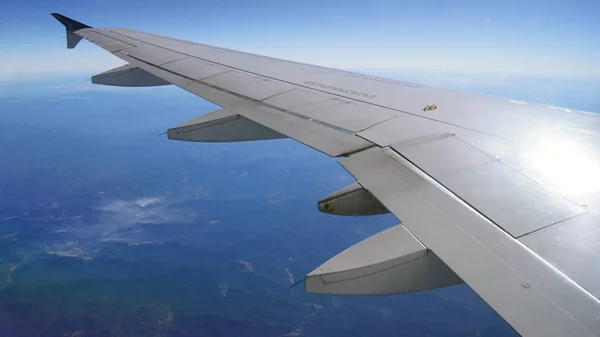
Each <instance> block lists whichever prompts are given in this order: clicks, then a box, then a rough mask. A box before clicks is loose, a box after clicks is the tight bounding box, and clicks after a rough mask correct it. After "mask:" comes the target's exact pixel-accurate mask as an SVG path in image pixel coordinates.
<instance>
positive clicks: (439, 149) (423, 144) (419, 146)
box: [391, 133, 587, 237]
mask: <svg viewBox="0 0 600 337" xmlns="http://www.w3.org/2000/svg"><path fill="white" fill-rule="evenodd" d="M391 147H392V148H393V149H395V150H397V151H398V152H399V153H401V154H402V155H403V156H404V157H405V158H407V159H408V160H410V161H411V162H412V163H413V164H415V165H416V166H418V167H419V168H420V169H422V170H423V171H424V172H426V173H427V174H428V175H429V176H432V177H435V179H436V180H437V181H438V182H439V183H440V184H442V185H444V186H445V187H446V188H448V189H449V190H451V191H452V192H453V193H455V194H456V195H457V196H458V197H460V198H461V199H462V200H464V201H465V202H466V203H468V204H469V205H471V206H472V207H473V208H475V209H477V210H478V211H479V212H480V213H481V214H483V215H485V216H486V217H487V218H489V219H493V221H494V223H496V224H497V225H498V226H500V227H501V228H502V229H504V230H505V231H507V232H509V233H510V234H511V235H512V236H514V237H519V236H522V235H525V234H527V233H530V232H533V231H535V230H538V229H541V228H544V227H547V226H551V225H553V224H555V223H558V222H561V221H564V220H566V219H569V218H572V217H575V216H578V215H581V214H584V213H586V212H587V211H586V210H585V209H584V208H582V207H580V206H579V205H576V204H575V203H573V202H572V201H570V200H568V199H566V198H564V197H562V196H560V195H558V194H555V193H553V192H551V191H550V190H548V189H546V188H545V187H543V186H542V185H540V184H538V183H537V182H535V181H534V180H532V179H529V178H528V177H526V176H524V175H523V174H520V173H518V172H516V171H514V170H512V169H511V168H509V167H507V166H505V165H503V164H502V162H501V161H500V160H498V159H496V158H494V157H491V156H489V155H487V154H486V153H484V152H482V151H480V150H479V149H477V148H476V147H474V146H472V145H470V144H468V143H466V142H465V141H463V140H461V139H460V138H458V137H457V136H455V135H451V134H447V133H444V134H439V135H435V136H430V137H422V138H418V139H415V140H411V141H406V142H402V143H398V144H394V145H392V146H391ZM440 163H443V165H440ZM516 191H518V192H516Z"/></svg>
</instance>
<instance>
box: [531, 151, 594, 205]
mask: <svg viewBox="0 0 600 337" xmlns="http://www.w3.org/2000/svg"><path fill="white" fill-rule="evenodd" d="M531 160H532V164H533V167H534V168H535V169H537V170H539V172H541V173H542V176H543V178H544V179H543V181H542V182H544V183H548V184H549V185H554V186H556V187H557V188H558V189H559V190H560V191H561V192H562V193H567V194H584V193H589V192H592V191H596V190H600V175H599V174H598V173H600V165H598V163H597V162H596V161H594V159H592V158H591V157H590V156H589V154H588V153H586V151H585V149H584V148H583V146H581V145H580V144H578V143H577V142H575V141H571V140H564V139H559V140H550V139H545V140H543V141H542V142H540V144H539V146H538V147H536V149H535V151H534V152H533V153H532V155H531Z"/></svg>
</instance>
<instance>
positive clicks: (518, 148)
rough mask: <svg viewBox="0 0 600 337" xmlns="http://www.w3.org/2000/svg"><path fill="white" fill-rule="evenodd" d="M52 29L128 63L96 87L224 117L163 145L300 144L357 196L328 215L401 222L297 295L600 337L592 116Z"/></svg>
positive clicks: (69, 24) (598, 196) (344, 256)
mask: <svg viewBox="0 0 600 337" xmlns="http://www.w3.org/2000/svg"><path fill="white" fill-rule="evenodd" d="M53 16H54V17H55V18H57V19H58V20H59V21H60V22H61V23H63V25H65V27H66V30H67V46H68V47H69V48H74V47H75V45H76V44H77V43H78V42H79V40H81V38H84V39H86V40H89V41H90V42H92V43H94V44H96V45H98V46H100V47H102V48H104V49H105V50H107V51H109V52H111V53H112V54H113V55H115V56H117V57H119V58H121V59H123V60H124V61H126V62H127V63H128V64H127V65H126V66H124V67H119V68H117V69H114V70H112V71H107V72H104V73H102V74H99V75H97V76H94V77H93V81H94V83H98V84H105V85H118V86H128V87H132V86H133V87H135V86H149V85H164V84H169V83H170V84H174V85H176V86H178V87H180V88H182V89H184V90H187V91H189V92H191V93H194V94H196V95H198V96H200V97H202V98H204V99H207V100H209V101H211V102H213V103H215V104H217V105H219V106H221V107H222V109H220V110H218V111H215V112H213V113H211V114H207V115H204V116H201V117H199V118H197V119H194V120H192V121H189V122H186V123H184V124H182V125H179V126H176V127H173V128H171V129H169V132H168V136H169V138H171V139H177V140H187V141H221V142H225V141H248V140H261V139H273V138H282V137H290V138H293V139H295V140H297V141H299V142H301V143H303V144H306V145H308V146H310V147H312V148H314V149H316V150H318V151H321V152H323V153H326V154H328V155H330V156H333V157H340V158H341V160H340V163H341V165H342V166H343V167H344V168H346V169H347V170H348V172H350V173H351V174H352V175H353V176H354V177H355V178H356V180H357V183H355V184H353V185H351V186H348V187H347V188H345V189H343V190H341V191H338V192H335V193H333V194H332V195H330V196H328V197H326V198H324V199H323V200H322V201H321V202H319V209H320V210H321V211H323V212H327V213H331V214H339V215H369V214H380V213H385V212H392V213H393V214H394V215H395V216H396V217H398V218H399V219H401V220H402V225H398V226H396V227H393V228H391V229H389V230H386V231H384V232H381V233H379V234H377V235H375V236H373V237H371V238H369V239H367V240H365V241H363V242H361V243H359V244H357V245H355V246H353V247H351V248H349V249H348V250H346V251H344V252H342V253H340V254H339V255H337V256H336V257H334V258H332V259H331V260H329V261H327V262H326V263H324V264H323V265H322V266H320V267H318V268H317V269H315V270H314V271H313V272H311V273H310V274H309V275H307V277H306V278H305V290H306V291H308V292H313V293H324V294H347V295H378V294H399V293H407V292H414V291H423V290H428V289H434V288H438V287H443V286H448V285H452V284H457V283H460V282H466V283H467V284H468V285H469V286H470V287H471V288H472V289H473V290H474V291H475V292H477V294H479V295H480V296H481V297H482V298H483V299H484V300H485V301H486V302H487V303H488V304H489V305H490V306H491V307H492V308H493V309H494V310H496V311H497V312H498V313H499V314H500V315H501V316H502V317H503V318H504V319H505V320H506V321H507V322H508V323H509V324H510V325H511V326H512V327H513V328H514V329H515V330H516V331H517V332H519V333H520V334H521V335H523V336H543V337H548V336H600V301H599V299H598V297H599V296H600V221H599V220H600V217H599V216H598V210H599V209H600V158H599V157H600V151H599V148H600V147H599V146H600V139H599V132H600V118H599V117H598V116H596V115H594V114H591V113H586V112H581V111H572V110H568V109H562V108H558V107H553V106H543V105H539V104H533V103H529V102H521V101H514V100H510V99H504V98H498V97H490V96H484V95H477V94H471V93H466V92H460V91H453V90H447V89H438V88H432V87H428V86H422V85H417V84H412V83H405V82H399V81H392V80H387V79H383V78H377V77H372V76H367V75H362V74H356V73H351V72H345V71H339V70H334V69H328V68H323V67H317V66H312V65H307V64H301V63H296V62H290V61H284V60H279V59H274V58H269V57H265V56H260V55H254V54H249V53H244V52H239V51H233V50H229V49H225V48H221V47H214V46H209V45H203V44H198V43H193V42H188V41H183V40H178V39H173V38H167V37H163V36H159V35H155V34H150V33H144V32H139V31H135V30H130V29H116V28H114V29H113V28H92V27H89V26H87V25H85V24H82V23H80V22H77V21H75V20H72V19H69V18H67V17H64V16H62V15H60V14H53Z"/></svg>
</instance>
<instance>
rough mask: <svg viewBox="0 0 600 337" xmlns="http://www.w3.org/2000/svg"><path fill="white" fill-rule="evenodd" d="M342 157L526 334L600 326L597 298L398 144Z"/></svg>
mask: <svg viewBox="0 0 600 337" xmlns="http://www.w3.org/2000/svg"><path fill="white" fill-rule="evenodd" d="M341 164H342V165H343V166H344V167H345V168H346V169H347V170H348V171H349V172H350V173H351V174H352V175H353V176H354V177H355V178H357V180H358V182H359V183H360V184H361V185H362V186H364V187H365V188H366V189H368V190H369V191H370V192H371V193H373V195H375V196H376V197H377V199H379V200H380V201H381V202H382V203H383V204H384V206H386V208H388V209H389V210H390V211H391V212H392V213H394V214H395V215H397V216H402V223H403V225H404V226H405V227H406V228H407V229H408V230H409V231H410V232H411V233H413V234H414V235H415V237H417V238H418V239H419V240H420V241H421V242H422V243H423V245H425V246H426V247H428V248H430V249H431V250H433V251H434V252H435V253H436V255H437V256H439V257H440V258H441V259H442V260H443V261H444V263H446V264H447V265H448V266H449V267H450V268H452V270H453V271H454V272H456V274H457V275H458V276H459V277H460V278H462V279H463V280H464V281H465V282H466V283H467V284H469V286H470V287H471V288H473V290H475V292H477V293H478V294H479V295H480V296H481V297H482V298H483V299H484V300H485V301H486V302H487V303H488V304H489V305H490V306H491V307H492V308H493V309H494V310H496V312H498V313H499V314H500V315H501V316H502V317H503V318H504V319H505V320H506V321H507V322H508V323H509V324H510V325H511V326H512V327H513V328H515V330H517V332H519V333H520V334H522V335H525V336H595V335H596V334H597V333H598V332H599V331H600V325H599V324H600V318H599V317H598V314H597V313H599V312H600V302H599V301H598V300H597V299H596V298H594V297H593V296H592V295H590V294H589V293H588V292H586V291H585V290H584V289H582V288H581V287H579V286H578V285H577V284H576V283H574V282H573V281H572V280H571V279H569V278H568V277H566V276H565V275H564V274H562V273H561V272H560V271H558V270H557V269H556V268H554V267H552V266H551V265H549V264H548V263H546V262H545V261H544V260H542V259H540V258H539V256H537V255H536V254H535V253H533V252H532V251H531V250H529V249H527V248H526V247H525V246H524V245H522V244H521V243H520V242H519V241H518V240H516V239H514V238H513V237H511V236H510V235H508V234H507V233H505V232H504V231H502V230H501V229H500V228H499V227H498V226H496V225H495V224H493V223H491V222H490V221H489V220H488V219H486V218H485V217H483V216H481V214H480V213H479V212H477V211H476V210H475V209H473V208H472V207H470V206H469V205H467V204H465V203H464V202H463V201H462V200H461V199H460V198H458V197H457V196H456V195H454V194H453V193H452V192H451V191H449V190H448V189H446V188H445V187H443V186H442V185H440V184H439V183H437V182H436V181H435V180H433V179H432V178H431V177H429V176H428V175H427V174H425V173H424V172H423V171H421V170H420V169H419V168H417V167H416V166H414V165H413V164H412V163H411V162H410V161H408V160H406V159H404V158H403V157H402V156H400V155H399V154H398V153H396V152H395V151H393V150H391V149H389V148H387V149H380V148H371V149H367V150H365V151H361V152H359V153H356V154H353V155H351V156H350V157H349V158H347V159H344V160H342V161H341Z"/></svg>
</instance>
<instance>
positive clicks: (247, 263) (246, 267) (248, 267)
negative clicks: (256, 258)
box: [238, 260, 254, 273]
mask: <svg viewBox="0 0 600 337" xmlns="http://www.w3.org/2000/svg"><path fill="white" fill-rule="evenodd" d="M238 263H239V264H241V265H243V266H244V272H245V273H254V266H253V265H252V262H250V261H244V260H240V261H238Z"/></svg>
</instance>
